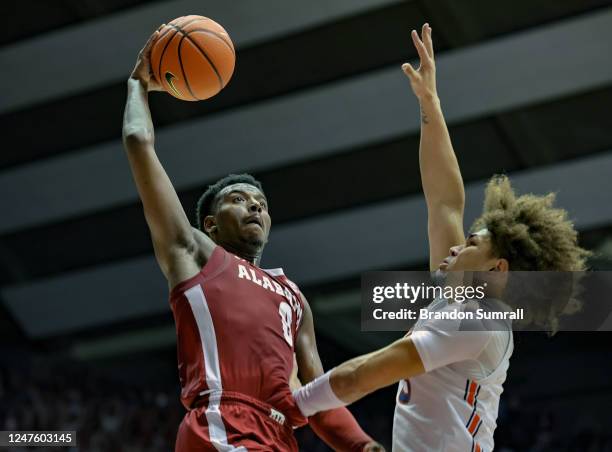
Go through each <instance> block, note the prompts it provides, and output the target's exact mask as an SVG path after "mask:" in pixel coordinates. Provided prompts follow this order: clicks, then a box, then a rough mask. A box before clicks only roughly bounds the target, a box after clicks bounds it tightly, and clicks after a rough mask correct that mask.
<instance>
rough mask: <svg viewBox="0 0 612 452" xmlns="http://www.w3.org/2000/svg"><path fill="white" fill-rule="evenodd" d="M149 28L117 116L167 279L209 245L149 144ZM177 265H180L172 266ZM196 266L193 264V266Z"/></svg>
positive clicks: (182, 272)
mask: <svg viewBox="0 0 612 452" xmlns="http://www.w3.org/2000/svg"><path fill="white" fill-rule="evenodd" d="M156 36H157V32H155V33H154V34H153V35H152V36H151V37H150V38H149V41H147V43H146V45H145V47H144V48H143V49H142V50H141V52H140V54H139V55H138V60H137V62H136V66H135V67H134V70H133V72H132V74H131V75H130V78H129V79H128V95H127V102H126V105H125V114H124V117H123V143H124V146H125V149H126V152H127V155H128V160H129V162H130V167H131V170H132V175H133V177H134V181H135V182H136V187H137V188H138V193H139V194H140V199H141V200H142V204H143V207H144V213H145V217H146V220H147V224H148V225H149V229H150V231H151V237H152V240H153V246H154V249H155V255H156V257H157V261H158V263H159V265H160V267H161V269H162V271H163V273H164V275H165V276H166V278H167V279H168V281H169V282H170V283H171V284H173V283H176V282H179V281H180V280H182V279H184V278H185V276H187V277H188V276H189V274H187V275H186V272H187V273H189V271H190V269H188V268H185V262H186V261H189V257H190V256H192V257H193V258H194V259H193V262H194V263H196V259H195V258H197V260H198V261H199V262H197V264H202V263H203V261H205V260H206V259H207V258H208V257H209V256H210V254H211V253H212V250H213V249H214V243H213V242H212V240H210V239H209V238H208V237H207V236H205V234H203V233H200V232H199V231H197V230H194V229H193V228H192V227H191V224H190V223H189V220H188V219H187V215H186V214H185V211H184V210H183V206H182V205H181V202H180V200H179V198H178V196H177V194H176V191H175V190H174V187H173V186H172V183H171V182H170V179H169V178H168V175H167V174H166V171H165V170H164V168H163V167H162V165H161V163H160V161H159V159H158V158H157V155H156V153H155V149H154V141H155V135H154V130H153V122H152V120H151V112H150V111H149V105H148V92H149V91H159V90H160V89H161V88H160V85H159V84H158V83H157V82H156V80H155V78H154V77H153V75H152V73H151V68H150V63H149V54H150V50H151V46H152V44H153V42H154V41H155V38H156ZM177 267H180V268H178V269H177ZM197 268H198V267H197V265H195V266H194V269H197Z"/></svg>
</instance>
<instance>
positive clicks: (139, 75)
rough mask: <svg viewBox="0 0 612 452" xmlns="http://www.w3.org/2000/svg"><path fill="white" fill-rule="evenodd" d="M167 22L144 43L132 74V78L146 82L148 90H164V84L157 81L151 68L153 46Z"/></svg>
mask: <svg viewBox="0 0 612 452" xmlns="http://www.w3.org/2000/svg"><path fill="white" fill-rule="evenodd" d="M164 25H165V24H162V25H160V27H159V28H158V29H157V30H156V31H155V33H153V34H152V35H151V36H150V37H149V39H148V41H147V43H146V44H145V45H144V47H143V48H142V50H141V51H140V52H139V53H138V59H137V60H136V65H135V66H134V70H133V71H132V74H131V75H130V78H133V79H136V80H140V81H141V82H142V83H144V86H145V87H146V88H147V91H163V88H162V86H161V85H160V84H159V83H158V82H157V80H156V79H155V76H154V75H153V71H152V69H151V48H152V47H153V43H154V42H155V40H156V39H157V36H158V35H159V30H160V29H161V28H162V27H163V26H164Z"/></svg>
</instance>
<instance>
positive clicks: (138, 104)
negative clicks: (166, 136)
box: [123, 77, 155, 148]
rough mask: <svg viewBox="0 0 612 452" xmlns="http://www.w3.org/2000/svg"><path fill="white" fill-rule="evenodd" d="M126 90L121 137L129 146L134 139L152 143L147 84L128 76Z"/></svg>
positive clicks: (152, 130) (151, 122)
mask: <svg viewBox="0 0 612 452" xmlns="http://www.w3.org/2000/svg"><path fill="white" fill-rule="evenodd" d="M127 92H128V94H127V101H126V104H125V112H124V115H123V139H124V142H125V143H126V147H128V148H129V147H130V144H131V143H130V142H131V141H134V140H138V141H139V142H146V143H147V144H151V145H152V144H153V141H154V137H155V135H154V129H153V121H152V119H151V111H150V110H149V100H148V93H147V86H146V84H145V83H144V82H143V81H141V80H138V79H136V78H133V77H130V78H129V79H128V82H127Z"/></svg>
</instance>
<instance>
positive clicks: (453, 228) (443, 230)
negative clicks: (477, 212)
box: [427, 205, 465, 271]
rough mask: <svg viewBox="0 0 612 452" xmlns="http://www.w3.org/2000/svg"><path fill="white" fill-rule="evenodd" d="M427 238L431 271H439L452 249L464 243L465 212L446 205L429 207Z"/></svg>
mask: <svg viewBox="0 0 612 452" xmlns="http://www.w3.org/2000/svg"><path fill="white" fill-rule="evenodd" d="M427 236H428V240H429V269H430V270H431V271H434V270H437V269H438V266H439V265H440V263H441V262H442V261H443V260H444V258H446V257H448V255H449V253H450V251H449V250H450V248H451V247H453V246H456V245H459V244H461V243H463V241H464V240H465V236H464V232H463V210H462V209H461V210H458V209H453V208H450V207H447V206H444V205H440V206H428V218H427Z"/></svg>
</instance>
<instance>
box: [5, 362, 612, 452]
mask: <svg viewBox="0 0 612 452" xmlns="http://www.w3.org/2000/svg"><path fill="white" fill-rule="evenodd" d="M178 393H179V388H178V386H177V385H176V384H174V383H169V384H168V386H166V387H164V386H161V385H160V386H155V385H151V386H148V387H139V386H137V385H135V384H133V383H130V382H126V381H120V380H118V379H116V378H112V377H109V376H102V375H99V374H96V373H94V371H93V370H92V369H90V368H87V367H83V366H79V367H77V368H74V369H73V368H70V366H65V365H63V366H61V367H60V368H57V369H55V371H54V372H53V373H45V374H42V373H40V372H37V371H33V370H31V369H29V370H25V369H13V368H10V369H9V368H0V407H1V410H0V430H74V431H77V432H78V433H77V438H78V447H77V448H73V449H72V450H75V451H76V450H79V451H91V452H107V451H108V452H110V451H113V452H136V451H143V452H144V451H146V452H158V451H159V452H161V451H164V452H168V451H172V450H174V439H175V435H176V431H177V427H178V425H179V423H180V421H181V419H182V416H183V414H184V409H183V407H182V406H181V405H180V402H179V398H178ZM393 395H394V388H390V389H388V390H386V391H383V392H381V393H379V394H377V395H374V396H371V397H370V398H368V399H366V400H364V401H362V402H359V403H358V404H356V405H355V406H354V407H352V411H353V413H354V414H355V416H356V417H357V419H358V421H359V422H360V424H361V425H362V426H363V427H364V429H365V430H366V431H368V433H370V434H371V435H372V436H373V437H375V438H377V439H379V440H380V441H381V442H382V443H383V444H385V445H386V446H387V447H388V446H390V440H391V426H392V419H393V403H394V401H393ZM502 399H503V403H502V406H501V407H500V415H499V427H498V429H497V431H496V450H499V451H503V452H511V451H517V452H518V451H521V452H523V451H531V452H537V451H581V452H599V451H612V433H611V432H610V431H609V430H605V429H603V428H599V429H598V428H597V427H591V428H586V429H585V428H579V429H575V430H574V431H571V432H569V431H567V429H561V428H560V427H558V425H557V422H556V418H557V417H559V416H558V415H560V414H563V413H558V414H555V413H553V412H550V411H540V410H534V411H532V412H529V411H525V410H522V411H521V410H519V407H520V406H521V400H520V399H519V398H518V396H517V395H516V394H507V395H505V396H504V397H503V398H502ZM296 435H297V438H298V442H299V444H300V449H301V450H302V451H307V452H323V451H329V449H328V448H327V447H326V446H325V445H324V444H322V443H321V442H320V441H319V440H318V439H317V438H316V436H315V435H314V434H313V433H312V431H311V430H310V429H309V428H302V429H300V430H298V431H297V432H296ZM5 450H7V451H13V450H14V451H17V450H25V449H19V448H13V449H5ZM27 450H31V451H34V450H36V449H34V448H31V449H27ZM39 450H41V451H42V450H44V451H46V452H49V451H51V450H53V449H51V448H44V449H42V448H41V449H39ZM57 450H58V451H67V450H70V449H67V448H61V449H59V448H58V449H57ZM388 450H390V447H389V449H388Z"/></svg>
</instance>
